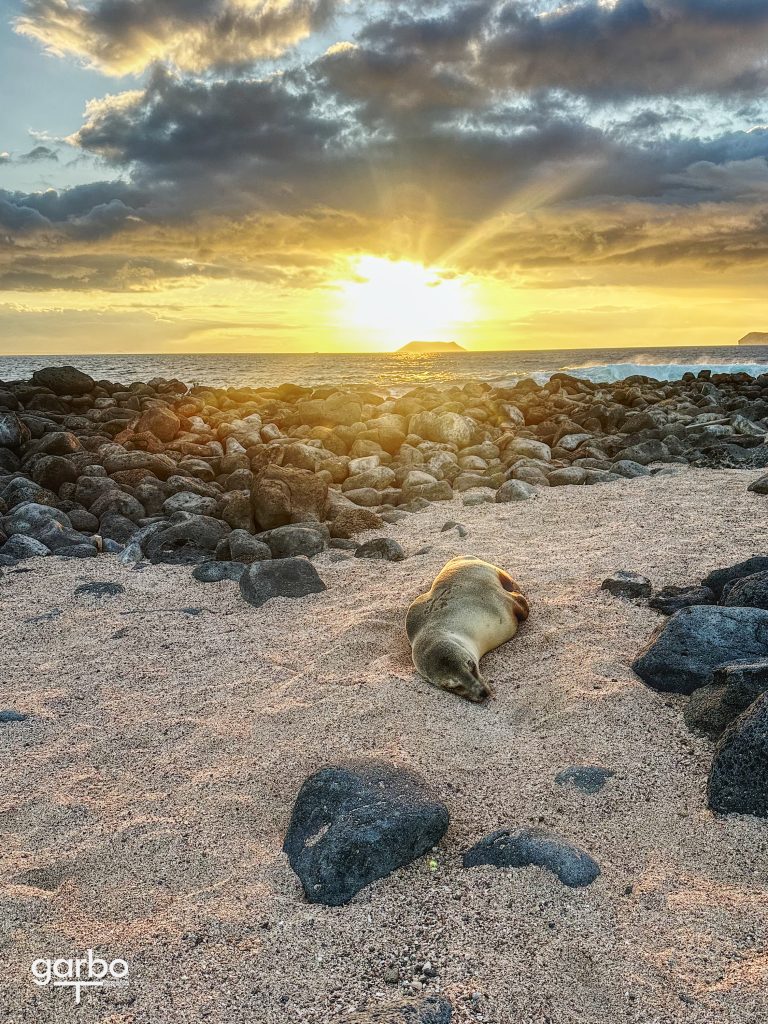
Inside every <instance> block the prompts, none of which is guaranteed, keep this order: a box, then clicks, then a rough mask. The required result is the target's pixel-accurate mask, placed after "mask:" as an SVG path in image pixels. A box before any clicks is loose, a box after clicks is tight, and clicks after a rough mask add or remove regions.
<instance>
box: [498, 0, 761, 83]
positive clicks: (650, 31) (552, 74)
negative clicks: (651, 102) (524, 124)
mask: <svg viewBox="0 0 768 1024" xmlns="http://www.w3.org/2000/svg"><path fill="white" fill-rule="evenodd" d="M766 48H768V6H767V5H766V4H765V3H764V2H763V0H615V2H614V3H607V2H602V3H601V2H598V0H587V2H582V3H579V2H576V3H571V4H564V5H563V6H561V7H558V8H556V9H554V10H547V11H544V12H536V11H535V10H534V9H532V7H531V5H529V4H521V3H517V2H509V3H505V4H502V5H500V6H497V8H496V10H495V11H494V14H493V16H492V19H491V21H490V22H489V23H487V24H486V25H485V27H484V31H483V39H482V44H481V47H480V49H479V51H478V60H479V62H480V63H481V64H482V65H483V67H484V68H485V69H486V71H487V72H488V73H489V74H490V75H492V77H493V79H494V80H495V81H496V82H498V83H499V84H504V85H508V86H511V87H514V88H516V89H520V90H523V91H525V90H530V89H540V88H545V89H552V88H556V89H566V90H569V91H571V92H574V93H578V94H581V95H590V96H596V97H616V96H623V95H674V94H679V93H680V94H695V93H731V92H735V93H752V94H757V93H759V92H761V91H762V90H763V89H764V88H765V87H766V84H768V74H767V73H766V67H765V53H766Z"/></svg>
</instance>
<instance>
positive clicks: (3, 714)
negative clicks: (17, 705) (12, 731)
mask: <svg viewBox="0 0 768 1024" xmlns="http://www.w3.org/2000/svg"><path fill="white" fill-rule="evenodd" d="M28 718H29V715H25V714H24V713H23V712H22V711H14V710H13V708H5V709H3V710H2V711H0V724H2V725H7V724H8V723H9V722H26V721H27V719H28Z"/></svg>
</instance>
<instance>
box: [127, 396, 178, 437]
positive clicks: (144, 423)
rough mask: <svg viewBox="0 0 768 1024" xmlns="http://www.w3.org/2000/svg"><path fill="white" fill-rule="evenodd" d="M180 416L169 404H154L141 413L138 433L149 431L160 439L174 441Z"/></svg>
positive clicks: (137, 428) (137, 427)
mask: <svg viewBox="0 0 768 1024" xmlns="http://www.w3.org/2000/svg"><path fill="white" fill-rule="evenodd" d="M180 426H181V422H180V420H179V417H178V416H177V415H176V413H175V412H174V411H173V409H169V408H168V406H167V405H152V406H150V407H149V408H148V409H147V410H145V412H144V413H143V414H142V415H141V417H140V419H139V422H138V423H137V424H136V433H137V434H143V433H144V431H149V432H150V433H151V434H154V435H155V437H156V438H157V439H158V440H159V441H166V442H167V441H172V440H173V439H174V437H176V434H177V433H178V431H179V428H180Z"/></svg>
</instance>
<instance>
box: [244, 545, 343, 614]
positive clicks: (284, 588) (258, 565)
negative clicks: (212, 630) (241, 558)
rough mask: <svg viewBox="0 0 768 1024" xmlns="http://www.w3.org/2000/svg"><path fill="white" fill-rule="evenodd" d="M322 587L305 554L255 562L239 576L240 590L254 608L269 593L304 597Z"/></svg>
mask: <svg viewBox="0 0 768 1024" xmlns="http://www.w3.org/2000/svg"><path fill="white" fill-rule="evenodd" d="M325 589H326V586H325V584H324V583H323V581H322V580H321V579H320V577H319V576H318V574H317V570H316V569H315V567H314V565H312V563H311V562H310V560H309V559H308V558H305V557H296V558H276V559H272V560H271V561H260V562H255V563H253V564H252V565H250V566H249V567H248V571H247V572H245V573H243V575H242V576H241V578H240V593H241V594H242V595H243V598H244V599H245V600H246V601H247V602H248V604H252V605H253V606H254V607H255V608H260V607H261V605H263V604H266V602H267V601H271V600H272V598H273V597H306V596H307V595H308V594H319V593H322V591H324V590H325Z"/></svg>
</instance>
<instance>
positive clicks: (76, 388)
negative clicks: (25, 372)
mask: <svg viewBox="0 0 768 1024" xmlns="http://www.w3.org/2000/svg"><path fill="white" fill-rule="evenodd" d="M32 383H33V384H35V385H37V387H41V388H47V389H48V390H49V391H53V393H54V394H55V395H85V394H87V393H88V392H89V391H93V389H94V387H95V386H96V381H95V380H94V379H93V377H89V376H88V374H87V373H83V371H82V370H77V369H75V367H74V366H46V367H44V368H43V369H42V370H35V372H34V373H33V374H32Z"/></svg>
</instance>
